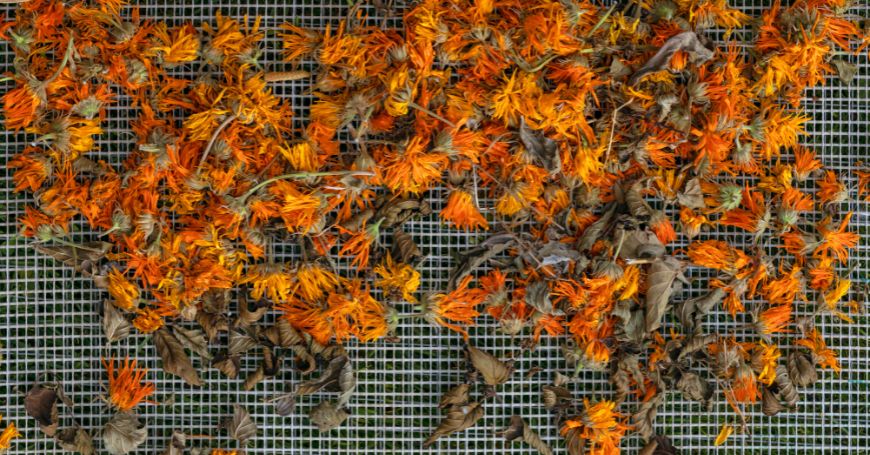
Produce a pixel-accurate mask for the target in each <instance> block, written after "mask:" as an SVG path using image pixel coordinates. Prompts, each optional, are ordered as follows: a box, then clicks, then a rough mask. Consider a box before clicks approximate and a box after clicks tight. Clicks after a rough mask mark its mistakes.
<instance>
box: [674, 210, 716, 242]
mask: <svg viewBox="0 0 870 455" xmlns="http://www.w3.org/2000/svg"><path fill="white" fill-rule="evenodd" d="M708 223H709V221H708V220H707V217H706V216H704V215H699V214H697V213H695V212H694V211H692V209H690V208H688V207H683V208H681V209H680V225H682V227H683V233H684V234H686V236H687V237H688V238H689V239H693V238H695V237H697V236H698V234H700V233H701V228H702V227H703V226H704V225H705V224H708Z"/></svg>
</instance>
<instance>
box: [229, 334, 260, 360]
mask: <svg viewBox="0 0 870 455" xmlns="http://www.w3.org/2000/svg"><path fill="white" fill-rule="evenodd" d="M256 347H257V340H255V339H253V338H252V337H250V336H248V335H246V334H244V333H241V332H237V331H235V330H233V331H231V332H230V343H229V353H230V356H236V355H242V354H245V353H246V352H248V351H250V350H251V349H254V348H256Z"/></svg>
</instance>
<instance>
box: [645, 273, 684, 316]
mask: <svg viewBox="0 0 870 455" xmlns="http://www.w3.org/2000/svg"><path fill="white" fill-rule="evenodd" d="M680 275H682V264H680V261H678V260H677V259H676V258H674V257H672V256H668V257H665V258H664V259H658V260H656V261H654V262H653V263H652V265H650V268H649V272H648V274H647V285H648V290H647V293H646V301H645V308H644V311H645V314H646V316H645V318H644V329H645V330H646V332H647V333H650V332H654V331H656V330H658V329H659V327H661V325H662V318H663V317H664V315H665V313H666V312H667V309H668V304H669V302H670V299H671V295H672V294H673V293H674V290H675V289H674V287H675V281H676V279H677V277H678V276H680ZM676 286H679V283H676Z"/></svg>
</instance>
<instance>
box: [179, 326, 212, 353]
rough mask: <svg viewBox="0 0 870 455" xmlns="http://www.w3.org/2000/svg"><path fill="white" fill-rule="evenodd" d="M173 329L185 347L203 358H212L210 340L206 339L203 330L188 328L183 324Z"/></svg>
mask: <svg viewBox="0 0 870 455" xmlns="http://www.w3.org/2000/svg"><path fill="white" fill-rule="evenodd" d="M172 330H173V333H175V337H176V338H178V341H180V342H181V344H182V345H184V347H186V348H187V349H190V350H191V351H193V352H195V353H197V354H199V355H200V356H201V357H202V358H203V359H206V360H211V354H210V353H209V352H208V340H206V338H205V334H204V333H203V332H202V330H199V329H196V328H193V329H186V328H184V327H181V326H174V327H173V328H172Z"/></svg>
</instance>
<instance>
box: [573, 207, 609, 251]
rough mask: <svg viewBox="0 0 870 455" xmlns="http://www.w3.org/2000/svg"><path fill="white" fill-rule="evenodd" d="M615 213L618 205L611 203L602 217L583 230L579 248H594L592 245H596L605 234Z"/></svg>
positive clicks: (581, 249)
mask: <svg viewBox="0 0 870 455" xmlns="http://www.w3.org/2000/svg"><path fill="white" fill-rule="evenodd" d="M615 213H616V205H614V204H611V205H610V208H608V209H607V210H606V211H605V212H604V214H602V215H601V218H599V219H597V220H596V221H595V222H594V223H592V224H590V225H589V226H588V227H587V228H586V230H585V231H583V235H582V236H581V237H580V241H579V243H578V244H577V250H578V251H588V250H589V249H590V248H592V245H594V244H595V242H596V241H598V239H600V238H601V236H602V235H603V234H604V231H605V230H607V229H608V228H609V227H610V224H611V222H612V221H613V216H614V214H615Z"/></svg>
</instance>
